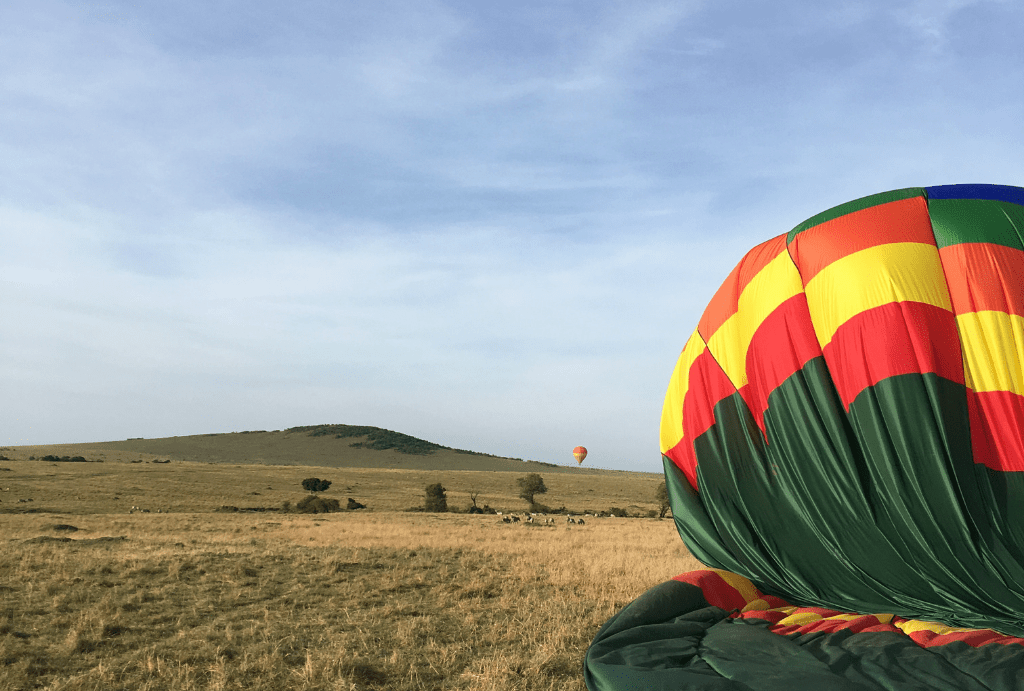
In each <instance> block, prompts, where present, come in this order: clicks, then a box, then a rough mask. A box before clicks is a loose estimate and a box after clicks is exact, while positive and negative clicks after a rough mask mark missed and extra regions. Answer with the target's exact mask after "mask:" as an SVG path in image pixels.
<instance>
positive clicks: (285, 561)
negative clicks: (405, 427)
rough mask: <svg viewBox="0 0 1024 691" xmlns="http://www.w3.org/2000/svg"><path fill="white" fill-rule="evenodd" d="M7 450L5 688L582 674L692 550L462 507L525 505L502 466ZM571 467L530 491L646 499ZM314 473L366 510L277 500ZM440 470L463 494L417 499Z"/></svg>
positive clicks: (650, 483)
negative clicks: (69, 455)
mask: <svg viewBox="0 0 1024 691" xmlns="http://www.w3.org/2000/svg"><path fill="white" fill-rule="evenodd" d="M0 451H2V452H3V454H5V455H6V460H2V461H0V550H2V555H0V689H10V690H12V691H14V690H21V689H25V690H28V689H52V690H54V691H56V690H58V689H59V690H62V691H63V690H72V689H74V690H76V691H78V690H82V691H84V690H97V691H99V690H100V689H103V690H108V689H132V690H136V689H181V690H183V691H191V690H198V689H246V690H247V691H262V690H267V691H269V690H271V689H273V690H277V689H303V690H312V689H325V690H326V689H332V690H333V689H340V690H345V691H355V690H358V689H389V690H390V689H393V690H396V691H403V690H406V689H408V690H412V689H484V690H486V689H495V690H520V689H522V690H527V689H530V690H532V689H538V690H539V689H551V690H553V689H559V690H574V689H584V688H585V687H584V683H583V674H582V661H583V656H584V654H585V652H586V648H587V646H588V644H589V643H590V641H591V639H592V638H593V636H594V634H595V633H596V632H597V630H598V628H600V626H601V625H602V624H603V623H604V622H605V621H606V620H607V619H608V618H609V617H610V616H612V615H613V614H614V613H615V612H616V611H618V610H619V609H620V608H621V607H623V606H624V605H625V604H627V603H628V602H630V601H631V600H633V599H634V598H636V597H638V596H639V595H640V594H642V593H643V592H644V591H645V590H647V589H648V588H650V587H652V586H654V585H656V584H657V583H660V582H662V581H664V580H667V579H669V578H671V577H672V576H675V575H676V574H679V573H681V572H683V571H687V570H691V569H694V568H700V566H699V563H698V562H697V561H696V560H695V559H694V558H693V557H692V556H690V555H689V553H688V552H687V550H686V548H685V547H684V546H683V544H682V542H681V540H680V539H679V537H678V535H677V533H676V531H675V527H674V524H673V522H672V520H671V518H666V519H664V520H659V519H658V518H647V517H644V518H639V517H638V518H612V517H588V518H587V519H586V524H585V525H569V524H567V523H566V522H565V517H564V516H557V517H555V520H556V522H555V524H554V525H550V524H544V523H540V522H538V523H535V524H532V525H529V524H524V523H519V524H505V523H503V522H502V520H501V517H500V516H497V515H492V514H482V515H481V514H469V513H464V511H466V509H467V508H468V507H469V506H471V505H472V498H473V497H475V499H476V502H477V504H478V505H479V506H483V505H485V504H486V505H488V506H490V507H492V508H494V509H496V510H498V511H502V512H503V513H508V512H510V511H514V512H517V513H519V514H520V515H523V513H524V509H525V508H526V504H525V502H524V501H523V500H522V499H520V498H518V496H517V495H518V489H517V486H516V482H515V480H516V478H517V477H521V476H522V475H524V474H525V472H517V471H515V470H512V471H493V470H492V471H473V470H429V469H422V470H403V469H387V468H353V467H345V468H324V467H314V466H311V467H304V466H300V465H288V466H279V465H270V464H263V465H256V464H233V463H223V462H221V463H202V462H193V461H180V460H173V461H171V462H167V461H168V460H170V459H167V458H160V457H159V455H158V454H147V453H140V452H137V451H130V452H128V451H121V452H115V451H113V450H108V452H107V453H104V454H100V455H102V462H92V463H53V462H48V461H43V460H38V458H41V457H42V456H43V455H45V454H49V453H57V454H60V453H61V452H62V451H61V449H60V448H59V447H52V448H51V447H47V448H43V447H35V448H33V447H19V448H17V449H11V448H8V449H6V450H2V449H0ZM66 452H67V451H66V449H65V450H64V453H66ZM30 453H31V454H32V455H34V456H36V459H37V460H29V454H30ZM94 455H96V453H94ZM535 470H536V468H532V467H531V468H530V469H529V471H530V472H534V471H535ZM565 470H566V469H564V468H563V469H558V470H557V472H556V469H551V473H545V472H543V469H542V470H541V472H540V474H541V475H542V476H543V477H544V480H545V483H546V485H547V487H548V492H547V493H546V494H544V495H542V496H540V497H538V500H540V501H543V503H545V504H547V505H549V506H556V507H562V506H564V507H566V509H568V510H569V511H572V512H575V513H578V514H582V513H583V512H585V511H590V512H596V511H603V510H607V509H608V508H609V507H611V506H616V507H624V508H626V510H627V511H628V512H629V513H631V514H633V515H642V516H647V515H648V514H649V513H650V512H651V511H652V510H655V509H657V504H656V503H655V489H656V487H657V485H658V484H659V482H660V478H659V476H657V475H655V474H643V473H624V472H617V471H604V472H598V471H587V470H585V469H581V472H579V473H573V472H565ZM569 470H575V469H569ZM307 477H321V478H325V479H330V480H331V481H332V487H331V488H330V489H329V490H328V491H327V492H325V493H324V495H323V496H325V497H333V498H337V499H339V500H340V502H341V505H342V506H343V507H344V506H345V505H346V499H347V498H348V497H352V498H353V499H355V500H357V501H359V502H360V503H363V504H365V505H366V506H367V508H366V509H360V510H356V511H342V512H339V513H329V514H296V513H285V512H283V511H281V510H280V507H281V506H282V504H283V503H284V502H286V501H291V502H295V501H296V500H298V499H301V498H302V497H303V496H305V494H304V491H303V490H302V487H301V481H302V479H304V478H307ZM436 482H439V483H441V484H443V486H444V487H445V488H446V489H447V497H448V503H449V506H450V507H451V508H453V509H455V510H456V511H459V512H458V513H424V512H417V511H410V510H409V509H411V508H413V507H416V506H422V505H423V502H424V496H425V495H424V488H425V487H426V485H428V484H432V483H436ZM133 507H136V508H134V509H133ZM236 509H237V510H236ZM143 511H145V512H143Z"/></svg>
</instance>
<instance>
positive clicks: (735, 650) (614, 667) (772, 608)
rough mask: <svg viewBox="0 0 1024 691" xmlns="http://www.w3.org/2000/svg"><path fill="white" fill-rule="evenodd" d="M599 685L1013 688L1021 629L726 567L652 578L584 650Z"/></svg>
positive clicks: (851, 690)
mask: <svg viewBox="0 0 1024 691" xmlns="http://www.w3.org/2000/svg"><path fill="white" fill-rule="evenodd" d="M585 675H586V683H587V688H589V689H591V690H592V691H624V690H626V689H636V690H640V689H645V690H651V691H659V690H662V689H664V690H665V691H668V690H669V689H671V690H672V691H678V690H680V689H694V690H705V689H706V690H709V691H710V690H712V689H715V690H717V689H728V690H729V691H747V690H750V691H803V690H805V689H806V690H807V691H811V690H814V691H820V690H829V689H835V690H837V691H840V690H841V691H868V690H870V691H876V690H879V689H884V690H885V691H918V690H920V691H1016V690H1019V689H1024V639H1021V638H1015V637H1012V636H1004V635H1002V634H1000V633H998V632H996V631H993V630H991V629H968V628H960V627H950V626H946V625H943V624H937V623H932V622H924V621H919V620H913V619H904V618H901V617H896V616H893V615H892V614H886V613H881V614H856V613H844V612H837V611H834V610H828V609H824V608H820V607H796V606H794V605H791V604H789V603H787V602H786V601H784V600H782V599H781V598H777V597H773V596H771V595H767V594H765V593H762V592H761V591H760V590H758V589H757V588H756V587H755V586H754V584H753V583H751V582H750V581H749V580H747V579H745V578H743V577H742V576H738V575H736V574H734V573H730V572H728V571H721V570H703V571H692V572H689V573H685V574H682V575H680V576H677V577H676V578H675V579H673V580H671V581H668V582H666V583H662V584H661V585H658V586H656V587H655V588H652V589H651V590H649V591H648V592H647V593H645V594H644V595H643V596H641V597H640V598H638V599H637V600H635V601H634V602H632V603H631V604H629V605H628V606H626V607H625V608H624V609H623V610H622V611H621V612H619V613H618V614H616V615H615V616H614V617H612V618H611V619H610V620H609V621H608V622H607V623H606V624H605V625H604V626H603V627H602V628H601V630H600V631H599V632H598V634H597V636H596V637H595V638H594V641H593V643H591V645H590V648H589V649H588V650H587V655H586V661H585Z"/></svg>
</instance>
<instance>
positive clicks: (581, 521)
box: [576, 518, 585, 525]
mask: <svg viewBox="0 0 1024 691" xmlns="http://www.w3.org/2000/svg"><path fill="white" fill-rule="evenodd" d="M576 525H585V523H584V521H583V519H582V518H581V519H579V520H578V521H576Z"/></svg>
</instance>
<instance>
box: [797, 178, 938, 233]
mask: <svg viewBox="0 0 1024 691" xmlns="http://www.w3.org/2000/svg"><path fill="white" fill-rule="evenodd" d="M924 196H925V190H924V188H923V187H907V188H905V189H902V190H892V191H891V192H882V193H880V194H872V195H869V196H867V197H861V198H860V199H854V200H853V201H852V202H846V203H845V204H840V205H839V206H834V207H832V208H831V209H829V210H827V211H822V212H821V213H820V214H818V215H817V216H811V217H810V218H808V219H807V220H806V221H804V222H803V223H801V224H800V225H798V226H796V227H795V228H793V230H791V231H789V236H788V238H787V240H786V242H787V243H790V242H793V238H795V237H796V236H797V235H799V234H800V233H802V232H804V231H805V230H807V229H808V228H813V227H814V226H819V225H821V224H822V223H826V222H828V221H831V220H832V219H834V218H839V217H840V216H845V215H846V214H852V213H853V212H855V211H862V210H864V209H870V208H871V207H872V206H879V205H880V204H888V203H889V202H896V201H899V200H901V199H910V198H912V197H924Z"/></svg>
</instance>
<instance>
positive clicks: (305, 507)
mask: <svg viewBox="0 0 1024 691" xmlns="http://www.w3.org/2000/svg"><path fill="white" fill-rule="evenodd" d="M332 511H341V503H340V502H339V501H338V500H337V499H325V498H324V497H318V496H317V495H315V494H311V495H309V496H308V497H303V498H302V500H301V501H299V503H297V504H296V505H295V512H296V513H331V512H332Z"/></svg>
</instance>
